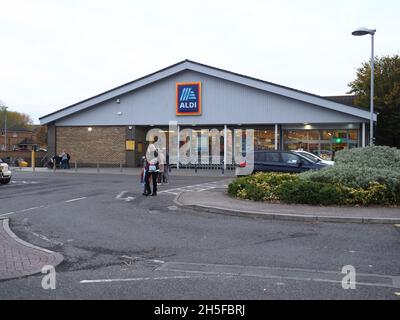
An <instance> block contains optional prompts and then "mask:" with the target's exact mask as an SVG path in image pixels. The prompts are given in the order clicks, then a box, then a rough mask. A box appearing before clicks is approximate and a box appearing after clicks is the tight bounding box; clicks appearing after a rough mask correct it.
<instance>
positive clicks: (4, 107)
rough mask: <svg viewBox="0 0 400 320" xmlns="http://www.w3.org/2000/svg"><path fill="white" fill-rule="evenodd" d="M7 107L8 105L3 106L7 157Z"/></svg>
mask: <svg viewBox="0 0 400 320" xmlns="http://www.w3.org/2000/svg"><path fill="white" fill-rule="evenodd" d="M7 108H8V107H6V106H3V111H4V148H5V149H4V151H5V157H7Z"/></svg>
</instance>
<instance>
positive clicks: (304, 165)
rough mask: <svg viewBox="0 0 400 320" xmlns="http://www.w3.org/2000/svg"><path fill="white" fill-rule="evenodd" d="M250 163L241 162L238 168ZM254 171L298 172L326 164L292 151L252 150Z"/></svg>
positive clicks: (316, 168) (322, 166) (317, 168)
mask: <svg viewBox="0 0 400 320" xmlns="http://www.w3.org/2000/svg"><path fill="white" fill-rule="evenodd" d="M249 165H251V163H247V162H242V163H240V164H239V167H240V168H245V167H247V166H249ZM253 165H254V168H253V173H254V172H287V173H300V172H304V171H308V170H319V169H322V168H325V167H326V166H328V165H327V164H325V163H322V162H320V161H314V160H311V159H310V158H307V157H305V156H303V155H301V154H298V153H296V152H294V151H254V164H253Z"/></svg>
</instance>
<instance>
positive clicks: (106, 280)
mask: <svg viewBox="0 0 400 320" xmlns="http://www.w3.org/2000/svg"><path fill="white" fill-rule="evenodd" d="M193 278H204V276H172V277H143V278H127V279H98V280H81V281H79V282H80V283H83V284H85V283H107V282H129V281H149V280H176V279H193Z"/></svg>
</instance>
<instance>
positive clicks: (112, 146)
mask: <svg viewBox="0 0 400 320" xmlns="http://www.w3.org/2000/svg"><path fill="white" fill-rule="evenodd" d="M125 141H126V128H125V127H92V131H88V127H57V128H56V149H57V154H61V153H62V150H65V151H66V152H68V153H69V154H70V156H71V162H72V163H73V162H74V161H77V162H78V165H79V164H81V165H82V164H88V165H95V164H96V163H99V164H110V165H113V164H115V165H117V164H119V163H120V162H121V163H122V164H123V165H125V161H126V157H125Z"/></svg>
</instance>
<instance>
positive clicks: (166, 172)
mask: <svg viewBox="0 0 400 320" xmlns="http://www.w3.org/2000/svg"><path fill="white" fill-rule="evenodd" d="M163 156H164V154H163ZM163 162H164V165H163V167H164V170H163V174H162V183H164V184H168V183H169V182H168V178H169V153H168V151H165V157H164V161H163Z"/></svg>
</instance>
